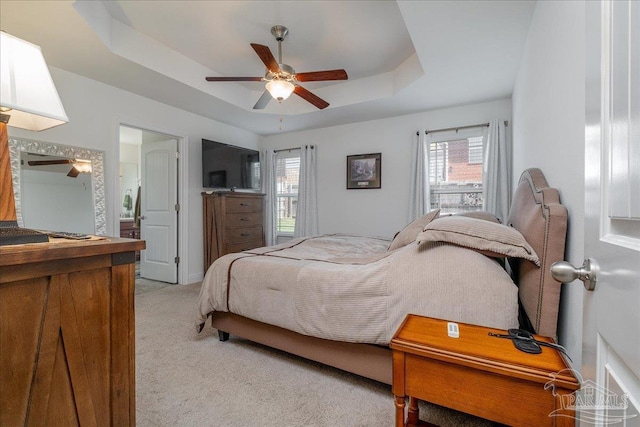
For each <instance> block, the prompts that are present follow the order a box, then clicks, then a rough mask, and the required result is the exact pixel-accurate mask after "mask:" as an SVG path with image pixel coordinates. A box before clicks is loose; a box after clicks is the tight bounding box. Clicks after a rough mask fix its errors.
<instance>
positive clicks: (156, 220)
mask: <svg viewBox="0 0 640 427" xmlns="http://www.w3.org/2000/svg"><path fill="white" fill-rule="evenodd" d="M141 169H142V191H141V193H142V195H141V203H140V211H141V221H140V238H141V239H143V240H145V241H146V245H147V247H146V249H145V250H143V251H141V252H140V277H144V278H146V279H152V280H160V281H163V282H168V283H176V282H177V278H178V210H179V209H178V181H177V177H178V141H177V140H175V139H170V140H167V141H161V142H149V143H143V144H142V150H141Z"/></svg>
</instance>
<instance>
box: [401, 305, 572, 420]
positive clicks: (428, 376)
mask: <svg viewBox="0 0 640 427" xmlns="http://www.w3.org/2000/svg"><path fill="white" fill-rule="evenodd" d="M458 326H459V331H460V336H459V338H450V337H449V336H448V335H447V321H446V320H440V319H432V318H429V317H421V316H415V315H411V314H410V315H408V316H407V318H406V319H405V320H404V322H403V324H402V325H401V326H400V328H399V329H398V331H397V332H396V334H395V336H394V338H393V339H392V340H391V344H390V347H391V349H392V350H393V386H392V387H393V394H394V396H395V406H396V426H397V427H398V426H404V425H405V420H404V408H405V397H406V396H409V410H408V416H407V423H406V425H407V426H413V425H418V424H419V421H418V405H417V399H421V400H425V401H428V402H431V403H435V404H438V405H441V406H445V407H448V408H452V409H456V410H458V411H462V412H466V413H469V414H473V415H476V416H479V417H482V418H486V419H489V420H492V421H496V422H499V423H503V424H508V425H513V426H573V425H575V417H574V416H575V413H574V411H573V410H572V409H564V408H566V406H567V403H566V402H571V403H573V400H571V398H573V397H575V396H572V394H573V393H574V392H575V391H576V390H578V388H579V387H580V384H579V381H578V380H577V379H576V377H575V376H574V373H573V371H572V370H570V369H569V368H570V366H569V365H568V364H567V363H566V361H565V360H564V358H563V357H562V356H561V354H560V353H559V352H558V351H557V350H555V349H551V348H547V347H542V353H540V354H527V353H524V352H522V351H520V350H518V349H516V348H515V346H514V345H513V343H512V341H511V340H509V339H504V338H495V337H491V336H489V335H488V333H489V332H494V333H501V334H504V333H506V332H505V331H501V330H497V329H491V328H484V327H480V326H475V325H469V324H464V323H458ZM536 339H538V340H542V341H547V342H552V340H551V339H549V338H545V337H540V336H536ZM554 415H555V416H554Z"/></svg>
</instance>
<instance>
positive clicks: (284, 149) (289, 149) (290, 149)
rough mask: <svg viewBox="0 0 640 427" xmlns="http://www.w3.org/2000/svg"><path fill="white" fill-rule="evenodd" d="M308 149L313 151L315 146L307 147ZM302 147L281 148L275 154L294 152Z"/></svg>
mask: <svg viewBox="0 0 640 427" xmlns="http://www.w3.org/2000/svg"><path fill="white" fill-rule="evenodd" d="M306 147H310V148H311V149H314V148H315V145H307V146H306ZM299 149H300V147H292V148H281V149H279V150H273V152H274V153H279V152H281V151H292V150H299Z"/></svg>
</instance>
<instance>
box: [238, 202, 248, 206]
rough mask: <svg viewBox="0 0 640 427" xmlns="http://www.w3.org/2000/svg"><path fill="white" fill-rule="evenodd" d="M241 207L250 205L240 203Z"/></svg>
mask: <svg viewBox="0 0 640 427" xmlns="http://www.w3.org/2000/svg"><path fill="white" fill-rule="evenodd" d="M240 206H249V203H240Z"/></svg>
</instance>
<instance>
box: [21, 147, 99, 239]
mask: <svg viewBox="0 0 640 427" xmlns="http://www.w3.org/2000/svg"><path fill="white" fill-rule="evenodd" d="M9 152H10V154H11V175H12V178H13V191H14V195H15V201H16V214H17V217H18V224H19V225H20V226H21V227H27V228H34V229H45V230H52V231H71V232H78V233H87V234H96V235H106V234H107V225H106V222H107V221H106V208H105V194H104V152H102V151H98V150H90V149H87V148H79V147H70V146H67V145H61V144H52V143H48V142H42V141H32V140H26V139H21V138H9ZM65 160H66V162H65ZM29 161H31V162H32V163H34V165H32V166H29V164H28V162H29ZM23 162H24V166H22V165H21V163H23ZM37 162H41V164H40V165H38V166H36V164H37ZM42 162H44V163H47V164H42ZM48 163H58V164H56V165H50V164H48ZM87 164H89V165H90V170H91V172H87V171H88V169H86V171H84V172H83V171H82V169H83V168H88V166H86V165H87ZM74 169H75V170H74ZM27 209H29V212H27ZM34 211H36V212H38V213H37V214H35V215H34ZM47 215H50V216H49V217H47ZM75 216H78V217H77V218H75ZM25 220H26V221H25ZM47 221H49V222H47ZM30 222H32V223H33V224H30ZM92 224H93V228H92V229H91V225H92ZM65 228H66V229H65ZM71 228H75V229H71Z"/></svg>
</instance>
